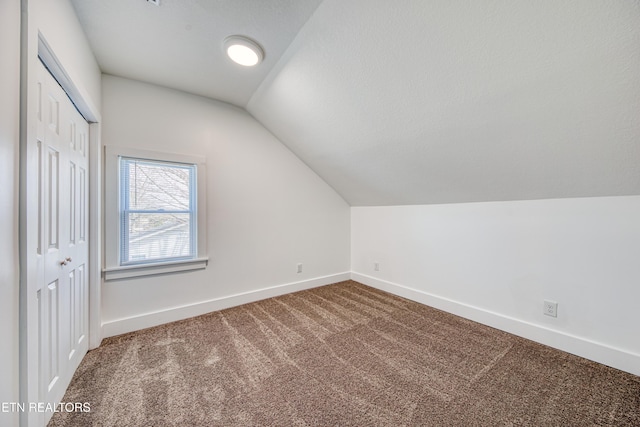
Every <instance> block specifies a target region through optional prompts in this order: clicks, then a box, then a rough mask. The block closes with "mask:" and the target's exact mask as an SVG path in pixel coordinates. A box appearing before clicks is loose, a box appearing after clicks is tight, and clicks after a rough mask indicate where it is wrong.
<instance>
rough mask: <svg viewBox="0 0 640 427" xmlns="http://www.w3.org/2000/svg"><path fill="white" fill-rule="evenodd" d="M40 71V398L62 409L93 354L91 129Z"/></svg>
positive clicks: (38, 90) (48, 416)
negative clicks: (90, 321) (83, 362)
mask: <svg viewBox="0 0 640 427" xmlns="http://www.w3.org/2000/svg"><path fill="white" fill-rule="evenodd" d="M39 66H40V70H39V73H38V88H37V93H38V108H37V123H38V130H37V136H38V137H37V144H38V149H37V153H38V164H39V168H38V173H39V176H38V190H39V191H38V204H39V209H38V212H39V218H38V225H39V232H38V240H39V241H38V252H39V256H41V257H42V261H43V265H44V268H43V269H42V270H41V271H43V273H42V275H43V276H44V277H41V278H39V280H38V287H37V293H38V295H37V297H38V313H39V322H38V323H39V332H38V336H39V344H40V345H39V366H40V391H39V394H40V399H39V400H40V402H44V403H51V404H56V403H58V402H60V400H61V399H62V397H63V395H64V392H65V390H66V389H67V386H68V385H69V382H70V381H71V378H72V376H73V373H74V372H75V370H76V368H77V367H78V365H79V364H80V361H81V360H82V358H83V357H84V355H85V354H86V352H87V349H88V314H89V313H88V307H89V292H88V279H87V277H88V275H87V273H88V271H87V268H88V226H89V224H88V207H89V206H88V193H87V192H88V179H89V178H88V170H87V167H88V154H89V153H88V150H89V145H88V143H89V125H88V124H87V122H86V120H85V119H84V118H83V117H82V116H81V115H80V113H78V111H77V110H76V108H75V106H74V105H73V103H72V102H71V100H70V99H69V97H68V96H67V94H66V93H65V92H64V90H63V89H62V88H61V87H60V85H59V84H58V83H57V82H56V81H55V79H54V78H53V77H52V76H51V74H49V72H48V71H47V69H46V68H45V67H44V66H43V65H42V64H39ZM51 415H52V413H50V412H48V413H47V415H46V416H45V418H46V419H45V422H47V421H48V420H49V418H50V417H51Z"/></svg>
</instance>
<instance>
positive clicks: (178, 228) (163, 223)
mask: <svg viewBox="0 0 640 427" xmlns="http://www.w3.org/2000/svg"><path fill="white" fill-rule="evenodd" d="M128 216H129V250H128V257H127V258H126V259H123V262H125V263H126V262H144V261H149V260H155V259H162V258H182V257H191V256H192V252H191V248H192V245H191V232H190V228H191V227H190V223H189V221H190V219H189V218H190V214H188V213H186V214H168V213H132V214H129V215H128ZM125 257H126V255H125Z"/></svg>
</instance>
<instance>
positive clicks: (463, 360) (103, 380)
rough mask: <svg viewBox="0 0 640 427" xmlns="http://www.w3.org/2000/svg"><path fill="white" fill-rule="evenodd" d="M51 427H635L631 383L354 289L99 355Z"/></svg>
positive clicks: (118, 342) (299, 296)
mask: <svg viewBox="0 0 640 427" xmlns="http://www.w3.org/2000/svg"><path fill="white" fill-rule="evenodd" d="M64 401H65V402H89V403H90V404H91V412H89V413H57V414H55V415H54V417H53V418H52V420H51V422H50V424H49V425H50V426H85V425H87V426H89V425H95V426H119V427H120V426H567V425H569V426H592V425H598V426H605V425H607V426H640V377H637V376H634V375H631V374H628V373H624V372H621V371H618V370H616V369H612V368H609V367H606V366H603V365H600V364H597V363H594V362H590V361H588V360H585V359H582V358H579V357H576V356H573V355H570V354H567V353H563V352H561V351H558V350H555V349H552V348H549V347H546V346H543V345H540V344H536V343H533V342H531V341H528V340H525V339H522V338H518V337H515V336H513V335H509V334H507V333H504V332H501V331H498V330H495V329H492V328H490V327H487V326H483V325H480V324H478V323H474V322H471V321H468V320H465V319H462V318H459V317H456V316H453V315H451V314H447V313H444V312H442V311H439V310H435V309H433V308H429V307H427V306H424V305H421V304H418V303H415V302H411V301H408V300H405V299H402V298H399V297H396V296H393V295H390V294H387V293H384V292H381V291H378V290H375V289H372V288H369V287H366V286H364V285H361V284H358V283H356V282H352V281H349V282H343V283H338V284H335V285H329V286H324V287H321V288H316V289H312V290H307V291H303V292H298V293H295V294H290V295H286V296H281V297H277V298H271V299H268V300H264V301H260V302H256V303H252V304H247V305H244V306H240V307H236V308H232V309H228V310H223V311H220V312H215V313H211V314H207V315H204V316H200V317H196V318H192V319H188V320H184V321H180V322H176V323H172V324H168V325H163V326H159V327H155V328H151V329H147V330H143V331H138V332H134V333H130V334H126V335H122V336H118V337H112V338H109V339H107V340H105V341H104V343H103V344H102V346H101V347H100V348H98V349H96V350H93V351H91V352H89V353H88V354H87V356H86V357H85V359H84V360H83V361H82V363H81V365H80V367H79V369H78V371H77V372H76V374H75V376H74V378H73V380H72V382H71V385H70V387H69V389H68V390H67V393H66V395H65V397H64Z"/></svg>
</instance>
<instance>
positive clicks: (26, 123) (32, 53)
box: [19, 11, 103, 426]
mask: <svg viewBox="0 0 640 427" xmlns="http://www.w3.org/2000/svg"><path fill="white" fill-rule="evenodd" d="M29 24H30V22H29V18H28V14H25V13H24V11H23V14H22V30H21V31H22V35H21V60H20V62H21V64H20V68H21V71H20V191H19V199H20V203H19V210H20V225H19V242H20V303H19V304H20V306H19V337H20V338H19V340H20V350H19V352H20V355H19V364H20V368H19V387H20V401H21V402H22V403H23V404H24V405H25V407H26V408H29V404H30V403H33V402H38V400H39V376H40V372H39V370H40V368H39V361H38V356H39V338H38V336H37V335H38V334H37V328H36V329H34V326H33V325H37V324H38V305H37V304H38V302H37V299H36V296H35V293H34V292H33V289H35V288H37V286H38V285H37V283H38V281H39V280H40V281H41V279H42V278H43V276H42V273H41V270H42V267H43V264H42V260H41V258H42V257H38V256H37V253H36V252H37V251H36V250H35V247H34V245H35V244H37V236H34V234H37V231H36V230H38V221H39V213H38V212H37V210H38V204H37V203H33V200H34V199H35V198H36V197H37V194H38V182H37V179H36V178H35V177H37V176H38V175H37V174H36V171H37V170H38V162H37V158H36V156H34V155H33V152H34V149H33V148H32V147H34V146H35V145H36V140H37V133H36V131H35V125H36V120H35V115H36V111H37V105H36V100H37V96H36V94H35V91H36V85H37V67H38V61H40V60H41V61H42V62H43V63H44V64H45V66H46V67H47V68H48V69H49V72H50V73H51V74H52V75H53V77H54V78H55V79H56V80H57V81H58V83H60V85H61V86H62V88H63V89H64V91H65V92H66V93H67V95H68V96H69V98H70V99H71V101H72V102H73V103H74V104H75V106H76V108H77V109H78V111H79V112H80V114H81V115H82V116H83V117H84V118H85V119H86V120H87V122H88V123H89V143H88V149H89V158H88V174H89V177H88V178H89V182H88V188H87V189H88V192H89V200H88V202H89V210H88V227H89V233H88V237H89V242H88V249H89V263H88V269H89V272H88V277H87V279H88V291H89V307H88V309H89V325H88V333H89V337H88V338H89V343H88V344H89V349H93V348H96V347H98V346H99V345H100V342H101V340H102V328H101V297H100V296H101V286H102V273H101V267H102V251H101V248H102V235H103V233H102V181H101V176H102V173H101V172H102V168H101V164H102V147H101V143H100V122H101V117H100V112H99V110H98V108H97V107H96V106H95V105H93V103H92V102H91V98H90V97H89V95H88V93H87V92H86V91H85V90H84V89H83V88H82V87H81V86H80V85H78V84H77V83H76V82H75V81H74V79H73V78H72V77H71V76H70V75H69V73H68V72H67V71H66V69H65V67H64V64H62V63H61V62H60V60H59V59H58V57H57V56H56V54H55V52H54V50H53V49H52V48H51V46H50V45H49V44H48V43H47V40H46V38H45V37H44V35H43V34H42V33H40V32H39V31H38V32H34V31H29ZM42 271H43V270H42ZM43 423H44V414H41V413H37V412H31V411H29V410H25V411H23V412H21V414H20V425H21V426H41V425H42V424H43Z"/></svg>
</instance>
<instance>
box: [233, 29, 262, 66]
mask: <svg viewBox="0 0 640 427" xmlns="http://www.w3.org/2000/svg"><path fill="white" fill-rule="evenodd" d="M223 46H224V51H225V52H226V54H227V56H228V57H229V58H231V60H232V61H233V62H235V63H237V64H240V65H244V66H245V67H252V66H254V65H258V64H259V63H261V62H262V60H263V59H264V51H263V50H262V48H261V47H260V45H259V44H258V43H256V42H254V41H253V40H251V39H249V38H247V37H243V36H229V37H227V38H226V39H224V44H223Z"/></svg>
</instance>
